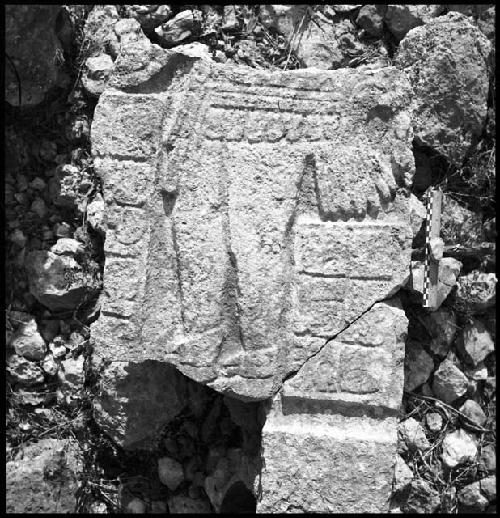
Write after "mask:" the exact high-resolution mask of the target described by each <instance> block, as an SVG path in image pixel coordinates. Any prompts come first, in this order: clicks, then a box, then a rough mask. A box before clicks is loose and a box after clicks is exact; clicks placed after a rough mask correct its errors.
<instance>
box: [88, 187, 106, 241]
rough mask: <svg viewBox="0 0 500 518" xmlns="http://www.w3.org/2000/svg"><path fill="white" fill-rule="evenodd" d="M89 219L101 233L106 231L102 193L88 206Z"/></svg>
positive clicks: (92, 225) (91, 224) (93, 226)
mask: <svg viewBox="0 0 500 518" xmlns="http://www.w3.org/2000/svg"><path fill="white" fill-rule="evenodd" d="M87 221H88V222H89V223H90V226H91V227H92V228H93V229H94V230H97V231H98V232H100V233H101V234H104V233H105V232H106V228H105V224H104V199H103V197H102V196H101V195H100V194H97V195H96V197H95V198H94V199H93V200H92V201H91V202H90V203H89V204H88V206H87Z"/></svg>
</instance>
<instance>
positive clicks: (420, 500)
mask: <svg viewBox="0 0 500 518" xmlns="http://www.w3.org/2000/svg"><path fill="white" fill-rule="evenodd" d="M440 503H441V502H440V500H439V493H438V491H436V490H435V489H434V488H433V487H432V486H431V484H430V483H429V482H427V481H425V480H423V479H417V480H413V481H412V482H411V483H410V491H409V494H408V498H407V500H406V502H405V503H404V505H403V506H402V508H401V510H402V511H403V512H404V513H419V514H420V513H423V514H431V513H433V512H435V511H436V509H437V508H438V506H439V505H440Z"/></svg>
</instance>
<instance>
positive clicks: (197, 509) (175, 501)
mask: <svg viewBox="0 0 500 518" xmlns="http://www.w3.org/2000/svg"><path fill="white" fill-rule="evenodd" d="M168 510H169V512H170V514H184V513H191V514H194V515H197V514H211V513H212V508H211V507H210V504H209V503H208V502H207V500H205V499H201V498H189V497H187V496H183V495H175V496H172V497H170V498H169V499H168Z"/></svg>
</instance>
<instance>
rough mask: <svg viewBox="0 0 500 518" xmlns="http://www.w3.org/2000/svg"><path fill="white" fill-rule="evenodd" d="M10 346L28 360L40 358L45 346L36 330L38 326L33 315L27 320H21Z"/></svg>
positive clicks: (42, 355) (43, 353) (45, 348)
mask: <svg viewBox="0 0 500 518" xmlns="http://www.w3.org/2000/svg"><path fill="white" fill-rule="evenodd" d="M11 347H13V348H14V350H15V351H16V353H17V354H19V355H21V356H24V357H25V358H27V359H28V360H41V359H42V358H43V357H44V355H45V351H46V350H47V346H46V345H45V341H44V339H43V338H42V336H41V335H40V333H39V332H38V326H37V323H36V320H35V318H34V317H32V318H31V319H30V320H29V321H28V322H23V323H22V324H21V325H20V326H19V328H18V329H17V332H16V334H15V335H14V339H13V341H12V344H11Z"/></svg>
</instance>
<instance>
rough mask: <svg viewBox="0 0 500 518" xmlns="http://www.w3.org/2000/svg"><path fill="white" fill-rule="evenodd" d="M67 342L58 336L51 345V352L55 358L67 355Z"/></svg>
mask: <svg viewBox="0 0 500 518" xmlns="http://www.w3.org/2000/svg"><path fill="white" fill-rule="evenodd" d="M65 344H66V342H65V340H64V339H63V338H62V337H61V336H56V337H55V338H54V340H52V342H50V343H49V350H50V352H51V353H52V354H53V356H54V358H56V359H57V358H62V357H63V356H65V355H66V345H65Z"/></svg>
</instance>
